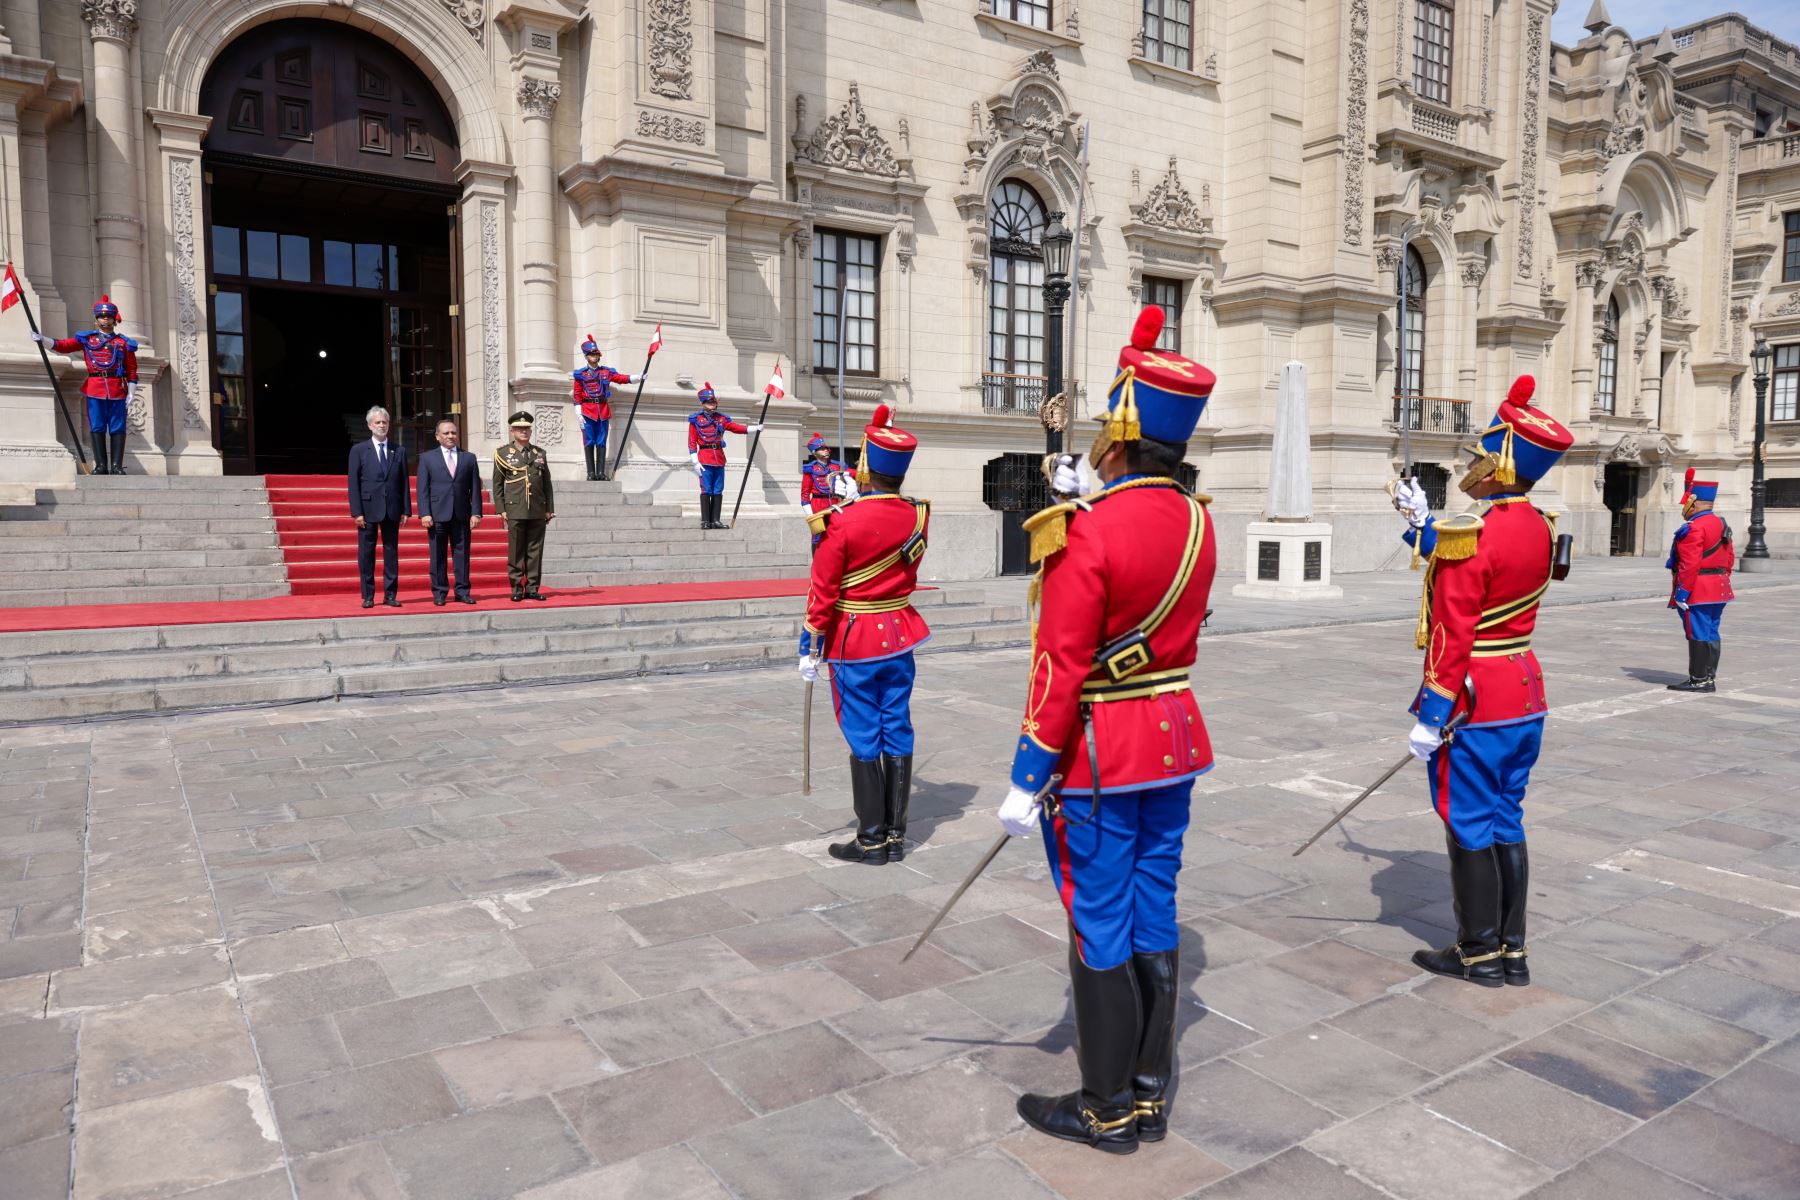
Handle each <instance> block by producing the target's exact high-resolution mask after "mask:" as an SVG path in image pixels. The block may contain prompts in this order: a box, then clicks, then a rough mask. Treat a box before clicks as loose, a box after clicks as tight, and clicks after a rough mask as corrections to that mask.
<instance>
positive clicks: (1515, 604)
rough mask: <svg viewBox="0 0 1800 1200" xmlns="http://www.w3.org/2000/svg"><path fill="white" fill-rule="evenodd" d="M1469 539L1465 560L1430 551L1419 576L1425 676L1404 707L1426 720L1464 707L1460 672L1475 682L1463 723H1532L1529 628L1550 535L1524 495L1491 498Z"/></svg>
mask: <svg viewBox="0 0 1800 1200" xmlns="http://www.w3.org/2000/svg"><path fill="white" fill-rule="evenodd" d="M1438 528H1439V530H1442V529H1443V526H1441V525H1440V526H1438ZM1477 537H1478V540H1477V542H1476V545H1475V552H1474V554H1472V555H1471V556H1470V557H1468V558H1457V559H1446V558H1443V557H1439V556H1434V557H1433V558H1432V561H1431V568H1430V573H1429V574H1428V575H1427V576H1426V578H1425V602H1426V605H1427V606H1428V614H1427V617H1426V625H1425V681H1424V683H1423V685H1422V686H1421V687H1420V688H1419V694H1418V697H1417V698H1416V699H1415V700H1414V701H1413V706H1412V711H1413V712H1414V713H1415V714H1417V716H1418V718H1419V720H1420V721H1422V722H1423V723H1425V724H1427V725H1433V726H1441V725H1443V724H1444V722H1446V721H1448V720H1449V719H1450V718H1451V717H1452V716H1454V715H1455V714H1456V713H1459V712H1461V711H1463V710H1464V709H1466V708H1467V707H1468V705H1469V698H1468V691H1467V689H1466V688H1465V687H1464V686H1463V684H1464V680H1465V678H1466V679H1468V680H1471V681H1473V683H1474V685H1475V712H1474V714H1473V715H1472V716H1471V718H1470V720H1469V724H1471V725H1509V724H1512V723H1514V722H1516V721H1539V720H1542V719H1543V717H1544V713H1545V711H1546V709H1547V707H1548V705H1547V703H1546V701H1545V698H1544V669H1543V668H1542V667H1541V666H1539V665H1538V660H1537V655H1536V654H1534V653H1532V650H1531V631H1532V630H1533V629H1534V628H1535V627H1536V626H1537V613H1538V602H1539V601H1540V600H1542V599H1543V595H1544V590H1545V589H1546V588H1548V587H1549V586H1550V565H1551V558H1552V555H1553V554H1554V548H1555V542H1556V535H1555V532H1554V530H1553V529H1552V527H1551V524H1550V521H1549V519H1548V518H1547V517H1545V516H1544V514H1543V513H1541V512H1539V511H1538V510H1537V509H1536V508H1534V507H1532V504H1531V501H1530V500H1529V499H1528V498H1526V497H1524V496H1497V497H1495V498H1494V501H1493V507H1492V508H1490V509H1489V510H1488V511H1487V512H1485V513H1483V514H1482V528H1481V532H1480V533H1479V535H1477ZM1443 544H1444V543H1443V541H1442V538H1441V537H1440V540H1439V546H1440V548H1441V547H1442V546H1443Z"/></svg>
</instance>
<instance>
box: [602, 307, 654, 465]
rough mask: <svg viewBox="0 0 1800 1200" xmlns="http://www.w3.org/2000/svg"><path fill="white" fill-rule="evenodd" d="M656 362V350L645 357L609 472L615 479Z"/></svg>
mask: <svg viewBox="0 0 1800 1200" xmlns="http://www.w3.org/2000/svg"><path fill="white" fill-rule="evenodd" d="M657 328H658V329H661V328H662V326H660V325H658V326H657ZM656 341H657V342H658V343H660V342H661V341H662V339H661V338H657V339H656ZM655 361H656V351H655V350H654V349H652V350H651V351H650V353H649V354H647V355H645V356H644V369H643V370H642V371H640V372H638V390H637V395H636V396H633V397H632V399H631V413H630V415H629V416H627V417H626V418H625V432H624V433H623V434H622V435H620V437H619V452H618V453H617V454H615V455H613V465H612V470H610V471H608V472H607V474H608V475H609V476H611V477H612V478H614V479H617V478H618V476H619V463H620V461H621V460H622V459H624V457H625V443H626V442H628V441H630V440H631V423H632V422H633V421H635V420H637V410H638V403H639V402H640V401H642V400H643V398H644V380H645V379H646V378H648V377H649V375H650V364H651V363H653V362H655Z"/></svg>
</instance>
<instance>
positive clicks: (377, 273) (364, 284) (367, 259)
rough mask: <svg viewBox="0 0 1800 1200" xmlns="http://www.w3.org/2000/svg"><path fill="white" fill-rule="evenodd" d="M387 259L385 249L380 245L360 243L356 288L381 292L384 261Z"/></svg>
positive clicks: (357, 252)
mask: <svg viewBox="0 0 1800 1200" xmlns="http://www.w3.org/2000/svg"><path fill="white" fill-rule="evenodd" d="M384 257H385V253H384V251H383V248H382V247H381V246H380V245H378V244H373V243H369V242H358V243H357V244H356V286H357V287H359V288H370V289H373V290H374V291H380V290H381V284H382V279H381V275H382V260H383V258H384Z"/></svg>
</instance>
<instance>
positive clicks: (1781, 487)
mask: <svg viewBox="0 0 1800 1200" xmlns="http://www.w3.org/2000/svg"><path fill="white" fill-rule="evenodd" d="M1763 507H1764V508H1800V479H1770V480H1766V481H1764V483H1763Z"/></svg>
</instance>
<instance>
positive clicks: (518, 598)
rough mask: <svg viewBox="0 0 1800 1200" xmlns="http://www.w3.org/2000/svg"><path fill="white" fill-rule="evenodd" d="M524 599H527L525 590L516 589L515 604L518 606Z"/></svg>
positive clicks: (513, 599) (514, 592)
mask: <svg viewBox="0 0 1800 1200" xmlns="http://www.w3.org/2000/svg"><path fill="white" fill-rule="evenodd" d="M524 598H525V591H524V589H523V588H514V589H513V594H512V602H513V603H514V604H517V603H518V602H519V601H521V600H523V599H524Z"/></svg>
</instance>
